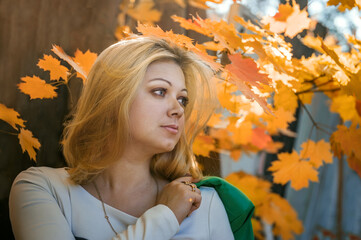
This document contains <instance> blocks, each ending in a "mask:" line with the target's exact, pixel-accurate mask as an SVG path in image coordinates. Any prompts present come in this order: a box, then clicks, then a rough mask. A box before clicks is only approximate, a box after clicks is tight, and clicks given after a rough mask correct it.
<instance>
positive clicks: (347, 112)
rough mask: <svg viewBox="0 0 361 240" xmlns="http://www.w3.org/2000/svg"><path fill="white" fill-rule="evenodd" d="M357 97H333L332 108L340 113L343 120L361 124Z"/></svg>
mask: <svg viewBox="0 0 361 240" xmlns="http://www.w3.org/2000/svg"><path fill="white" fill-rule="evenodd" d="M356 107H357V99H356V98H355V97H354V96H347V95H339V96H337V97H335V98H333V99H332V102H331V107H330V110H331V111H332V112H337V113H338V114H340V116H341V118H342V120H343V121H344V122H346V121H352V123H353V124H361V117H360V115H359V114H358V112H357V108H356Z"/></svg>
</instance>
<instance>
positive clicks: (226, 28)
mask: <svg viewBox="0 0 361 240" xmlns="http://www.w3.org/2000/svg"><path fill="white" fill-rule="evenodd" d="M193 21H194V22H195V23H196V24H198V25H199V26H201V28H203V29H205V31H206V32H207V33H208V34H207V36H213V37H214V40H215V41H216V42H219V44H220V45H221V46H223V47H224V48H227V49H228V50H229V52H230V53H232V54H233V53H235V51H236V50H237V49H239V48H241V49H244V48H243V42H242V39H241V38H240V37H239V36H238V33H237V31H236V29H235V28H234V26H233V24H228V23H227V22H225V21H223V20H220V21H211V20H209V19H202V18H200V17H199V16H198V17H197V18H194V17H193Z"/></svg>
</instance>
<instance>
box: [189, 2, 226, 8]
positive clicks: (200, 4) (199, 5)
mask: <svg viewBox="0 0 361 240" xmlns="http://www.w3.org/2000/svg"><path fill="white" fill-rule="evenodd" d="M206 2H213V3H217V4H220V3H222V2H223V0H190V1H189V2H188V3H189V5H190V6H192V7H195V8H200V9H208V8H209V7H208V5H207V4H206Z"/></svg>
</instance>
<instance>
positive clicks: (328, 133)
mask: <svg viewBox="0 0 361 240" xmlns="http://www.w3.org/2000/svg"><path fill="white" fill-rule="evenodd" d="M296 96H297V98H298V101H299V102H300V105H301V106H302V107H303V108H304V109H305V112H306V114H307V115H308V117H309V118H310V120H311V122H312V124H313V125H314V126H315V128H316V129H317V130H319V131H321V132H324V133H326V134H327V135H332V133H331V132H328V131H327V130H326V129H324V128H323V127H320V126H319V125H318V124H317V122H316V121H315V120H314V119H313V117H312V115H311V113H310V112H309V111H308V109H307V108H306V106H305V105H304V104H303V102H302V101H301V99H300V98H299V96H298V95H296Z"/></svg>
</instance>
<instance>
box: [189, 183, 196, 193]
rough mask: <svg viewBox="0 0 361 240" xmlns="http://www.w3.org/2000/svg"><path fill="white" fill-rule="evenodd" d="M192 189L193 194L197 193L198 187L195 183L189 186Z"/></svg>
mask: <svg viewBox="0 0 361 240" xmlns="http://www.w3.org/2000/svg"><path fill="white" fill-rule="evenodd" d="M189 186H191V187H192V192H195V191H196V188H197V186H196V185H195V184H194V183H191V184H189Z"/></svg>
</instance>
